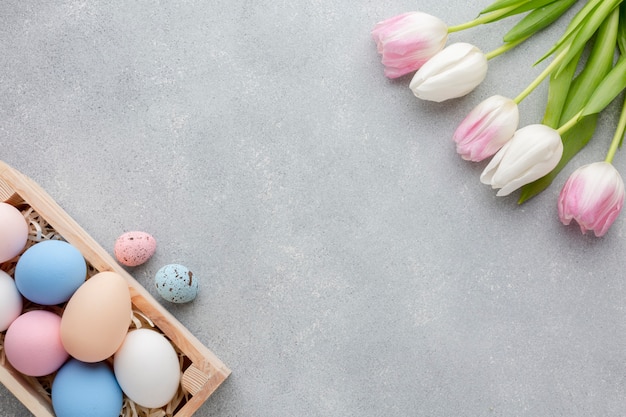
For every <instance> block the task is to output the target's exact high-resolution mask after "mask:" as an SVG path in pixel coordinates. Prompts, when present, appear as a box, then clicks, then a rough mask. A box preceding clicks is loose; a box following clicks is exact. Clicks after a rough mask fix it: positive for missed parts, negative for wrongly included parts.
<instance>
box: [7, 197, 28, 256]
mask: <svg viewBox="0 0 626 417" xmlns="http://www.w3.org/2000/svg"><path fill="white" fill-rule="evenodd" d="M0 230H1V231H2V233H0V262H5V261H8V260H9V259H12V258H14V257H15V256H17V255H19V254H20V252H21V251H22V250H23V249H24V247H25V246H26V240H27V239H28V223H26V219H25V218H24V216H22V213H20V211H19V210H18V209H16V208H15V207H13V206H12V205H10V204H8V203H0Z"/></svg>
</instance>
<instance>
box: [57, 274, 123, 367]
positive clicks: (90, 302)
mask: <svg viewBox="0 0 626 417" xmlns="http://www.w3.org/2000/svg"><path fill="white" fill-rule="evenodd" d="M131 313H132V305H131V299H130V291H129V290H128V284H127V282H126V280H125V279H124V278H123V277H122V276H121V275H119V274H118V273H116V272H110V271H105V272H99V273H97V274H95V275H94V276H92V277H91V278H89V279H88V280H87V281H85V283H84V284H83V285H81V286H80V288H78V290H76V292H75V293H74V295H72V297H71V298H70V300H69V301H68V303H67V305H66V306H65V310H64V312H63V317H62V319H61V341H62V342H63V346H64V347H65V350H67V352H68V353H69V354H70V355H71V356H72V357H74V358H76V359H78V360H80V361H83V362H99V361H102V360H105V359H107V358H109V357H110V356H112V355H113V354H114V353H115V351H116V350H117V349H118V348H119V347H120V345H121V344H122V342H123V341H124V338H125V337H126V333H127V332H128V327H129V325H130V322H131Z"/></svg>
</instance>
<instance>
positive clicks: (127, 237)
mask: <svg viewBox="0 0 626 417" xmlns="http://www.w3.org/2000/svg"><path fill="white" fill-rule="evenodd" d="M113 251H114V252H115V258H116V259H117V261H118V262H119V263H121V264H122V265H126V266H138V265H141V264H143V263H145V262H147V261H148V259H150V258H151V257H152V255H154V252H155V251H156V240H155V239H154V237H153V236H152V235H151V234H149V233H146V232H137V231H134V232H126V233H124V234H123V235H121V236H120V237H118V238H117V240H116V241H115V247H114V248H113Z"/></svg>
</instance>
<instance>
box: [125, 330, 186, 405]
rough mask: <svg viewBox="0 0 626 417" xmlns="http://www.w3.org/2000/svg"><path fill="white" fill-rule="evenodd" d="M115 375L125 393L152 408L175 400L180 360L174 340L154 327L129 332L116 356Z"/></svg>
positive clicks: (138, 402) (135, 400)
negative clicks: (153, 328)
mask: <svg viewBox="0 0 626 417" xmlns="http://www.w3.org/2000/svg"><path fill="white" fill-rule="evenodd" d="M113 370H114V372H115V377H116V378H117V381H118V382H119V384H120V387H122V391H124V394H126V396H127V397H128V398H130V399H131V400H133V401H134V402H135V403H137V404H139V405H141V406H143V407H149V408H156V407H162V406H164V405H165V404H167V403H168V402H170V401H171V400H172V398H173V397H174V395H175V394H176V391H177V390H178V386H179V384H180V364H179V362H178V355H177V354H176V351H175V350H174V348H173V347H172V345H171V343H170V342H169V341H168V340H167V339H166V338H165V336H163V335H162V334H161V333H158V332H156V331H154V330H150V329H138V330H133V331H131V332H129V333H128V335H127V336H126V339H125V340H124V343H123V344H122V346H121V347H120V348H119V350H118V351H117V352H116V353H115V356H114V357H113Z"/></svg>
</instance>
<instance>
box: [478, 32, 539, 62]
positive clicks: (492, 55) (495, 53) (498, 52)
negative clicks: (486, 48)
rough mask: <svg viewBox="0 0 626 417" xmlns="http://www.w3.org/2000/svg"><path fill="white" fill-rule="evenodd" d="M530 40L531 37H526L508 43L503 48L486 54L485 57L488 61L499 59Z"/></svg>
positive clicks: (500, 47)
mask: <svg viewBox="0 0 626 417" xmlns="http://www.w3.org/2000/svg"><path fill="white" fill-rule="evenodd" d="M528 38H530V36H526V37H524V38H521V39H517V40H515V41H513V42H507V43H505V44H503V45H501V46H499V47H498V48H496V49H494V50H493V51H491V52H488V53H486V54H485V56H486V57H487V59H488V60H489V59H492V58H495V57H497V56H498V55H502V54H503V53H505V52H507V51H510V50H511V49H513V48H515V47H516V46H517V45H519V44H520V43H522V42H524V41H525V40H526V39H528Z"/></svg>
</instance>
